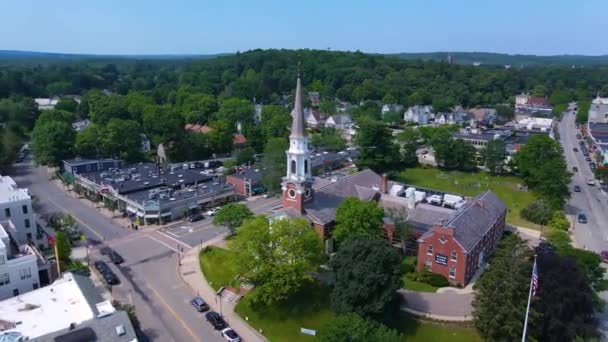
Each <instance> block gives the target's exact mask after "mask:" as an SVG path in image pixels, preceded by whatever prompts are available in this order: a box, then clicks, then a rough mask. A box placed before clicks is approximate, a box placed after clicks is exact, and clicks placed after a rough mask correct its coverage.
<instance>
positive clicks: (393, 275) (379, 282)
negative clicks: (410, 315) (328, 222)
mask: <svg viewBox="0 0 608 342" xmlns="http://www.w3.org/2000/svg"><path fill="white" fill-rule="evenodd" d="M330 265H331V267H332V269H333V270H334V271H335V273H336V285H335V287H334V290H333V292H332V305H333V307H334V308H335V310H336V311H338V312H342V313H346V312H355V313H357V314H359V315H361V316H363V317H373V316H375V317H379V316H380V315H382V314H384V313H386V310H388V309H389V308H390V306H389V303H392V302H394V301H395V300H396V298H397V296H398V294H397V290H398V289H399V288H400V287H401V258H400V257H399V253H398V252H397V250H396V249H395V248H393V247H392V246H390V245H389V244H388V243H387V242H386V241H385V240H383V239H360V238H357V237H353V238H350V239H348V240H347V241H345V242H344V243H343V244H342V245H341V246H340V249H339V250H338V253H337V254H336V255H335V256H334V257H333V258H332V260H331V262H330ZM362 285H363V286H362Z"/></svg>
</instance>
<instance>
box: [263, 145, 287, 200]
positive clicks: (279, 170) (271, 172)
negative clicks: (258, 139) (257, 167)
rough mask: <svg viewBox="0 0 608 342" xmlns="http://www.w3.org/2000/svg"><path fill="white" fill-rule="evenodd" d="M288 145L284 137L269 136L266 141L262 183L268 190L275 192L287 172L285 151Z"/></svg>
mask: <svg viewBox="0 0 608 342" xmlns="http://www.w3.org/2000/svg"><path fill="white" fill-rule="evenodd" d="M288 147H289V145H288V144H287V140H286V139H285V138H270V139H268V142H267V143H266V147H265V148H264V157H263V158H262V168H263V170H264V172H263V173H262V184H264V187H266V189H268V191H271V192H276V191H278V190H279V189H280V188H281V178H282V177H283V176H285V175H286V174H287V166H286V163H287V159H286V157H285V151H287V148H288Z"/></svg>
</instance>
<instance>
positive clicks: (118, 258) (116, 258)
mask: <svg viewBox="0 0 608 342" xmlns="http://www.w3.org/2000/svg"><path fill="white" fill-rule="evenodd" d="M109 256H110V260H112V262H113V263H114V264H115V265H118V264H122V262H123V261H125V260H124V259H123V258H122V257H121V256H120V254H118V253H116V251H115V250H110V253H109Z"/></svg>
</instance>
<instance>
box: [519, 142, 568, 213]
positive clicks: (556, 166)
mask: <svg viewBox="0 0 608 342" xmlns="http://www.w3.org/2000/svg"><path fill="white" fill-rule="evenodd" d="M514 164H515V165H516V167H517V171H518V173H519V174H520V175H521V176H522V178H523V179H524V181H525V182H526V184H527V185H528V186H529V187H530V188H532V189H534V190H535V191H536V192H538V193H539V194H540V195H541V196H542V197H543V199H545V201H546V202H547V203H550V204H551V206H552V207H554V208H560V207H561V206H562V205H563V203H564V201H565V199H566V198H568V197H569V196H570V192H569V190H568V184H569V183H570V178H571V176H572V175H571V174H570V172H568V170H567V168H566V162H565V161H564V159H563V155H562V149H561V147H560V146H559V144H558V143H557V142H556V141H555V140H553V139H551V138H549V137H548V136H546V135H544V134H538V135H534V136H533V137H531V138H530V139H529V140H528V143H527V144H526V145H525V146H524V147H523V148H522V149H521V150H519V151H518V152H517V153H516V154H515V158H514Z"/></svg>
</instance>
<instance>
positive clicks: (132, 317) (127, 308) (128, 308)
mask: <svg viewBox="0 0 608 342" xmlns="http://www.w3.org/2000/svg"><path fill="white" fill-rule="evenodd" d="M112 306H113V307H114V308H115V309H116V310H120V311H124V312H126V313H127V316H129V321H130V322H131V325H133V329H134V330H135V333H136V334H138V333H139V331H140V329H141V323H140V322H139V318H137V312H136V311H135V306H134V305H131V304H123V303H121V302H119V301H117V300H113V301H112Z"/></svg>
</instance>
